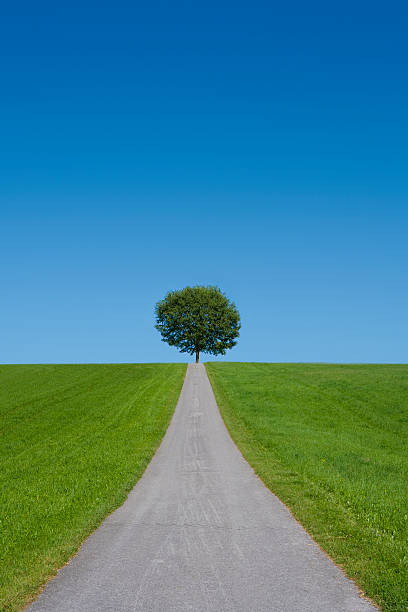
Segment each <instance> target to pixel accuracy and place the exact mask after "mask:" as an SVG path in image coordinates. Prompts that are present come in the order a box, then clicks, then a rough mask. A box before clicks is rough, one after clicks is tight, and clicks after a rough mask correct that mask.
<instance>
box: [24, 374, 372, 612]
mask: <svg viewBox="0 0 408 612" xmlns="http://www.w3.org/2000/svg"><path fill="white" fill-rule="evenodd" d="M374 609H375V608H374V607H373V606H372V605H371V604H370V603H368V602H367V601H366V600H364V599H362V598H360V596H359V594H358V591H357V588H356V586H355V585H354V584H353V583H352V582H351V581H350V580H348V579H347V578H346V577H345V576H344V575H343V573H342V572H341V571H340V570H339V569H338V568H337V567H336V566H335V565H334V564H333V563H332V562H331V561H330V560H329V559H328V558H327V557H326V556H325V555H324V553H323V552H321V550H320V549H319V547H318V546H317V545H316V544H315V543H314V542H313V541H312V540H311V539H310V537H309V536H308V535H307V533H306V532H305V531H304V530H303V529H302V527H301V526H300V525H299V524H298V523H297V522H296V521H295V520H294V519H293V518H292V517H291V515H290V513H289V511H288V510H287V509H286V507H285V506H284V505H283V504H282V503H281V502H280V501H279V500H278V499H277V498H276V497H275V496H274V495H272V493H270V492H269V491H268V490H267V489H266V488H265V487H264V485H263V484H262V483H261V481H260V480H259V479H258V478H257V477H256V476H255V474H254V472H253V471H252V469H251V468H250V467H249V465H248V464H247V463H246V462H245V460H244V459H243V457H242V456H241V454H240V453H239V451H238V450H237V448H236V446H235V445H234V443H233V442H232V440H231V438H230V437H229V434H228V432H227V430H226V428H225V426H224V424H223V421H222V419H221V417H220V414H219V411H218V408H217V404H216V402H215V398H214V395H213V392H212V389H211V385H210V383H209V381H208V378H207V374H206V371H205V368H204V366H203V365H201V364H200V365H189V367H188V371H187V375H186V379H185V382H184V386H183V390H182V392H181V395H180V399H179V402H178V405H177V409H176V412H175V415H174V417H173V420H172V422H171V425H170V427H169V429H168V431H167V434H166V436H165V438H164V440H163V442H162V445H161V447H160V449H159V450H158V452H157V453H156V455H155V457H154V459H153V461H152V462H151V464H150V465H149V467H148V469H147V470H146V472H145V474H144V476H143V477H142V478H141V480H140V481H139V482H138V483H137V485H136V486H135V488H134V489H133V490H132V492H131V493H130V495H129V498H128V499H127V501H126V502H125V503H124V504H123V506H121V508H119V509H118V510H116V512H114V513H113V514H111V515H110V516H109V517H108V518H107V519H106V520H105V521H104V522H103V523H102V525H101V526H100V527H99V529H97V530H96V531H95V532H94V533H93V534H92V535H91V536H90V537H89V538H88V539H87V540H86V542H85V543H84V544H83V546H82V548H81V549H80V551H79V553H78V554H77V555H76V556H75V557H74V558H73V559H72V560H71V561H70V562H69V563H68V565H67V566H65V567H64V568H63V569H61V570H60V571H59V572H58V575H57V577H56V578H55V579H54V580H52V581H51V582H50V583H49V584H48V585H47V587H46V588H45V590H44V591H43V593H42V594H41V596H40V597H39V599H38V600H37V601H36V602H35V603H34V604H33V605H32V606H31V607H30V610H32V611H33V612H39V611H47V612H62V611H64V612H76V611H81V612H92V611H95V612H96V611H98V612H102V611H107V610H109V611H112V612H114V611H115V612H117V611H121V610H123V611H125V610H126V611H130V610H138V611H143V612H149V611H151V610H154V611H156V612H159V611H160V612H167V611H173V610H179V611H181V610H192V611H194V612H201V611H216V612H221V611H227V610H228V611H232V610H236V611H245V612H256V611H266V610H276V611H279V612H283V611H287V612H294V611H301V612H308V611H310V612H318V611H324V612H336V611H339V612H340V611H341V612H346V611H347V612H348V611H349V612H360V611H364V610H365V611H368V610H374Z"/></svg>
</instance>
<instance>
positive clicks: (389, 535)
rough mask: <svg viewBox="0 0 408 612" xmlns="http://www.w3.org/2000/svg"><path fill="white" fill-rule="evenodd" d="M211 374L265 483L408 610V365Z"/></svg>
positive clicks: (226, 414)
mask: <svg viewBox="0 0 408 612" xmlns="http://www.w3.org/2000/svg"><path fill="white" fill-rule="evenodd" d="M207 371H208V374H209V377H210V380H211V383H212V385H213V388H214V392H215V395H216V398H217V402H218V405H219V407H220V410H221V413H222V415H223V418H224V420H225V423H226V425H227V427H228V429H229V430H230V432H231V435H232V437H233V439H234V440H235V442H236V443H237V445H238V446H239V448H240V449H241V451H242V453H243V455H244V456H245V457H246V459H247V460H248V462H249V463H250V464H251V465H252V466H253V467H254V469H255V471H256V472H257V474H258V475H259V476H260V477H261V478H262V480H263V481H264V482H265V484H266V485H267V486H268V487H269V488H270V489H271V490H272V491H273V492H274V493H276V494H277V495H278V496H279V497H280V499H281V500H282V501H284V502H285V503H286V504H287V505H288V506H289V507H290V509H291V510H292V512H293V514H294V515H295V517H296V518H297V519H299V521H300V522H301V523H302V524H303V525H304V526H305V527H306V528H307V530H308V531H309V533H310V534H311V535H312V536H313V537H314V539H315V540H316V541H317V542H319V544H320V545H321V546H322V548H323V549H324V550H325V551H327V552H328V553H329V554H330V555H331V556H332V558H333V559H334V560H335V561H336V562H337V563H339V564H340V565H341V566H343V567H344V568H345V570H346V571H347V573H348V575H349V576H350V577H352V578H354V579H355V580H356V581H357V583H358V584H360V586H361V587H362V588H363V589H364V590H365V592H366V593H367V594H368V595H369V596H371V597H372V598H374V599H375V600H376V601H377V602H378V603H379V604H380V605H382V606H383V609H384V610H390V611H391V610H392V611H403V610H405V611H406V610H408V487H407V484H408V483H407V476H408V366H405V365H395V366H392V365H318V364H316V365H315V364H256V363H236V364H234V363H209V364H207Z"/></svg>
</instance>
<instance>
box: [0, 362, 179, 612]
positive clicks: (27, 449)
mask: <svg viewBox="0 0 408 612" xmlns="http://www.w3.org/2000/svg"><path fill="white" fill-rule="evenodd" d="M185 370H186V366H185V365H183V364H177V365H176V364H174V365H173V364H163V365H162V364H154V365H16V366H12V365H5V366H0V432H1V446H0V610H7V611H9V610H10V611H11V610H16V609H19V608H21V606H22V605H23V604H24V603H25V602H26V601H28V600H29V598H30V596H32V595H33V594H35V593H36V592H38V589H39V587H40V586H41V585H42V584H43V583H44V582H45V580H46V579H47V578H48V577H49V576H51V575H53V574H55V572H56V569H57V568H58V567H60V566H61V565H63V564H64V563H65V562H66V561H67V560H68V559H69V558H70V557H71V556H72V555H73V554H74V553H75V551H76V550H77V549H78V547H79V545H80V544H81V542H82V541H83V540H84V538H85V537H86V536H87V535H88V534H89V533H91V532H92V531H93V530H94V529H95V528H96V527H97V526H98V524H99V523H100V522H101V521H102V519H103V518H104V517H105V516H106V515H107V514H108V513H109V512H111V511H112V510H113V509H114V508H116V507H117V506H119V505H120V504H121V503H122V502H123V501H124V500H125V498H126V495H127V493H128V492H129V490H130V489H131V488H132V487H133V485H134V484H135V482H136V481H137V480H138V478H139V477H140V476H141V475H142V473H143V471H144V470H145V468H146V466H147V464H148V463H149V461H150V459H151V457H152V456H153V454H154V452H155V450H156V448H157V447H158V445H159V443H160V441H161V438H162V436H163V434H164V433H165V431H166V428H167V426H168V423H169V421H170V418H171V415H172V413H173V410H174V408H175V405H176V402H177V398H178V396H179V393H180V390H181V386H182V382H183V378H184V374H185Z"/></svg>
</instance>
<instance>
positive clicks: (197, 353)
mask: <svg viewBox="0 0 408 612" xmlns="http://www.w3.org/2000/svg"><path fill="white" fill-rule="evenodd" d="M199 358H200V351H199V350H198V349H196V363H198V361H199Z"/></svg>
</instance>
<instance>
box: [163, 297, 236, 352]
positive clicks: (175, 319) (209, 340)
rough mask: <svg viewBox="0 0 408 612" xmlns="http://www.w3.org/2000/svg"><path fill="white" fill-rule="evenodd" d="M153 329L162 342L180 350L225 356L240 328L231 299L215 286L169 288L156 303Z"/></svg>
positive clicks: (234, 343) (234, 342)
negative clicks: (158, 334)
mask: <svg viewBox="0 0 408 612" xmlns="http://www.w3.org/2000/svg"><path fill="white" fill-rule="evenodd" d="M155 314H156V326H155V327H156V329H157V330H158V331H159V332H160V333H161V335H162V339H163V341H164V342H167V343H168V344H169V345H170V346H176V347H177V348H178V349H179V350H180V351H181V352H182V353H189V354H190V355H193V354H194V353H196V354H197V359H198V354H199V353H200V352H204V353H210V354H212V355H225V352H226V350H227V349H230V348H232V347H233V346H235V345H236V338H238V336H239V330H240V328H241V323H240V316H239V313H238V310H237V308H236V306H235V304H234V303H233V302H230V301H229V300H228V298H227V297H226V295H225V294H224V293H222V292H221V290H220V289H219V288H218V287H212V286H208V287H201V286H195V287H185V288H184V289H181V290H180V291H170V292H169V293H167V295H166V296H165V298H164V299H163V300H161V301H160V302H158V303H157V304H156V309H155Z"/></svg>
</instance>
